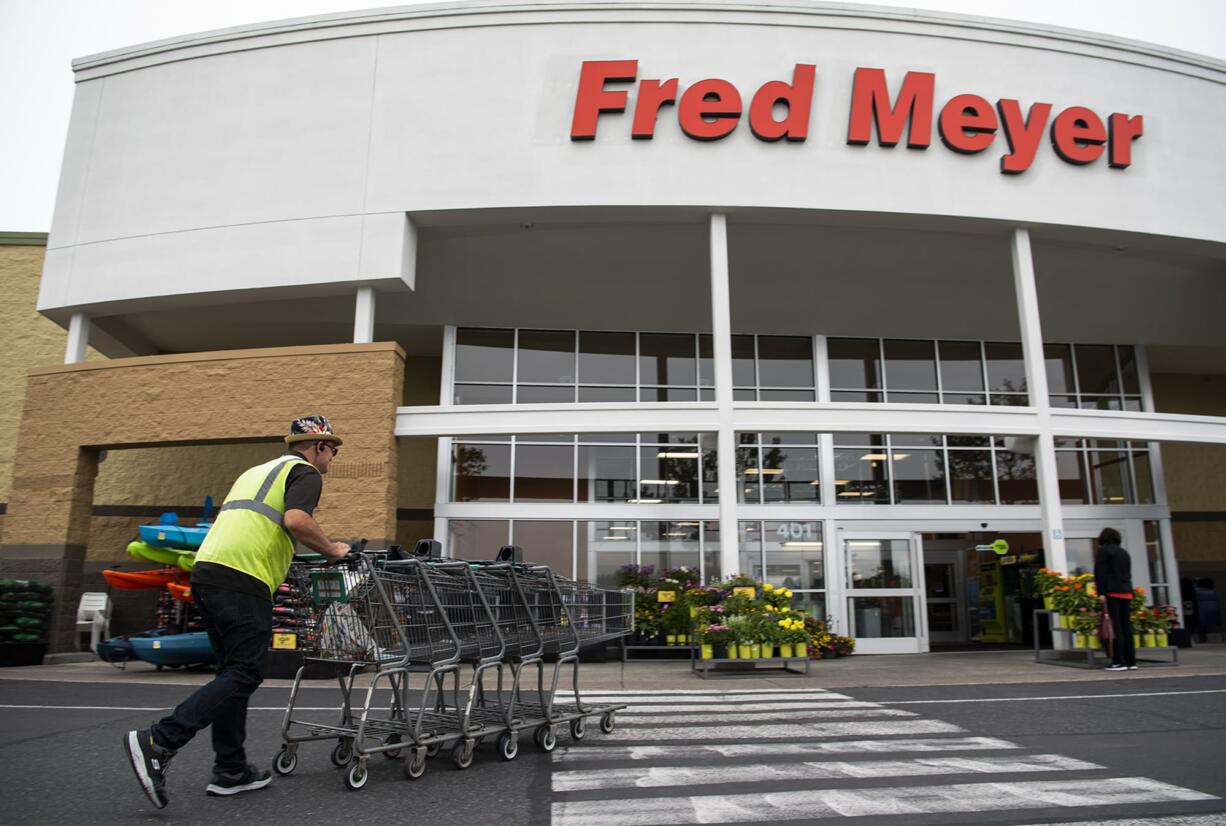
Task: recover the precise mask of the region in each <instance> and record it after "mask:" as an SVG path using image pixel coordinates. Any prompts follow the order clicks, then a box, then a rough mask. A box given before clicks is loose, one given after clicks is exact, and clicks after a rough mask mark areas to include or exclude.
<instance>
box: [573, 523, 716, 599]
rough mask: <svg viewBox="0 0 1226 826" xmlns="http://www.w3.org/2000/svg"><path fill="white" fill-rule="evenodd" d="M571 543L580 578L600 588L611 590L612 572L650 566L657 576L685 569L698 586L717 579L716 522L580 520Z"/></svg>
mask: <svg viewBox="0 0 1226 826" xmlns="http://www.w3.org/2000/svg"><path fill="white" fill-rule="evenodd" d="M568 524H569V523H568ZM575 539H576V545H575V555H576V559H577V560H578V571H579V572H580V575H581V576H587V575H590V576H591V578H592V581H594V582H597V583H599V584H602V585H615V584H616V583H617V572H618V569H620V568H621V567H622V566H624V565H630V564H634V565H650V566H652V568H653V570H654V572H655V573H656V574H657V575H660V574H663V572H664V571H665V570H667V569H669V568H677V567H681V566H685V567H688V568H695V569H697V570H698V571H699V576H700V577H701V579H702V581H703V582H717V581H719V580H720V578H721V573H720V566H719V523H718V522H717V521H713V520H700V519H676V520H668V521H663V520H641V521H639V520H613V521H606V520H585V519H580V520H577V521H576V522H575Z"/></svg>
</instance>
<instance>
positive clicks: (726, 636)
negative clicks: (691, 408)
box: [697, 623, 733, 645]
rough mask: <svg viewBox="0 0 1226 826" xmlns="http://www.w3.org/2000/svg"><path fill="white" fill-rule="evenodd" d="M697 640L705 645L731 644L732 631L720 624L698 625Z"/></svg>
mask: <svg viewBox="0 0 1226 826" xmlns="http://www.w3.org/2000/svg"><path fill="white" fill-rule="evenodd" d="M697 636H698V640H699V642H701V643H704V644H707V645H724V644H726V643H729V642H732V641H733V639H732V629H731V628H729V627H728V626H727V625H724V624H722V623H716V624H714V625H700V626H698V632H697Z"/></svg>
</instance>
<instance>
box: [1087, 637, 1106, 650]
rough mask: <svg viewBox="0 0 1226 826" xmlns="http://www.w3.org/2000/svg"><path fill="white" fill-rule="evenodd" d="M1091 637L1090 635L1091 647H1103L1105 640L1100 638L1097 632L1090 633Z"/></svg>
mask: <svg viewBox="0 0 1226 826" xmlns="http://www.w3.org/2000/svg"><path fill="white" fill-rule="evenodd" d="M1089 637H1090V647H1091V648H1093V649H1096V650H1097V649H1100V648H1102V647H1103V641H1102V640H1100V639H1099V638H1098V635H1097V634H1090V635H1089Z"/></svg>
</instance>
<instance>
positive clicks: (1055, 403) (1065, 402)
mask: <svg viewBox="0 0 1226 826" xmlns="http://www.w3.org/2000/svg"><path fill="white" fill-rule="evenodd" d="M1048 403H1049V404H1050V405H1051V406H1052V407H1064V408H1075V407H1077V397H1076V396H1049V397H1048Z"/></svg>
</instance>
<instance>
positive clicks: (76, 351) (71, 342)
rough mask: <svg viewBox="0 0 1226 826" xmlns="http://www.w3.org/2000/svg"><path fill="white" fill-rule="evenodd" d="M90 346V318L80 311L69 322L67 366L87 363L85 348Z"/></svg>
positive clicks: (66, 350) (65, 360)
mask: <svg viewBox="0 0 1226 826" xmlns="http://www.w3.org/2000/svg"><path fill="white" fill-rule="evenodd" d="M88 346H89V316H88V315H86V314H85V312H84V311H81V310H78V311H77V312H75V313H73V314H72V318H71V319H70V320H69V322H68V346H67V347H66V348H65V349H64V363H65V364H79V363H81V362H83V361H85V348H87V347H88Z"/></svg>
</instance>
